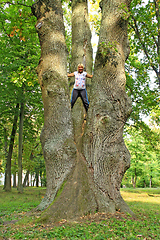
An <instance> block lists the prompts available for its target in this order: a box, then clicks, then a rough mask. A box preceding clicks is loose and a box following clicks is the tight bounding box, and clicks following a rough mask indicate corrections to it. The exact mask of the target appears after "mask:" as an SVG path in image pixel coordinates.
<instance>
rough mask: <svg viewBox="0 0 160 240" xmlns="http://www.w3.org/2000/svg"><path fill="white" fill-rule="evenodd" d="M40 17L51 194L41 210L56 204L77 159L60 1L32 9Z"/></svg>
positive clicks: (40, 74) (45, 150)
mask: <svg viewBox="0 0 160 240" xmlns="http://www.w3.org/2000/svg"><path fill="white" fill-rule="evenodd" d="M32 12H33V14H34V15H35V16H36V17H37V20H38V22H37V25H36V28H37V31H38V35H39V39H40V45H41V59H40V62H39V66H38V68H37V72H38V77H39V81H40V85H41V89H42V98H43V103H44V128H43V130H42V133H41V143H42V147H43V154H44V158H45V163H46V178H47V191H46V195H45V197H44V199H43V201H42V202H41V204H40V205H39V209H43V208H45V207H47V206H48V205H49V204H50V203H52V201H53V200H54V198H55V196H56V194H57V191H58V190H59V188H60V187H61V185H62V183H63V182H64V180H65V179H66V178H67V176H68V174H69V173H70V171H71V169H72V167H73V165H74V162H75V156H76V147H75V144H74V137H73V127H72V121H71V111H70V103H69V88H68V79H67V49H66V44H65V37H64V33H65V29H64V23H63V12H62V7H61V1H60V0H39V1H37V2H36V3H35V4H34V5H33V6H32Z"/></svg>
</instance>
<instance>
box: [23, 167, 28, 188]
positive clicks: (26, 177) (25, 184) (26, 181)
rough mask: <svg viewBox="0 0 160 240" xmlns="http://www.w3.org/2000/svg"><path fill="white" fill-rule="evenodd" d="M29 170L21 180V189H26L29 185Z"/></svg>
mask: <svg viewBox="0 0 160 240" xmlns="http://www.w3.org/2000/svg"><path fill="white" fill-rule="evenodd" d="M28 184H29V170H27V172H26V175H25V177H24V180H23V187H28V186H29V185H28Z"/></svg>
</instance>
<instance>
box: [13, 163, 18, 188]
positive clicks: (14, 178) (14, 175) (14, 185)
mask: <svg viewBox="0 0 160 240" xmlns="http://www.w3.org/2000/svg"><path fill="white" fill-rule="evenodd" d="M14 166H15V167H16V162H14ZM13 187H14V188H16V187H17V181H16V171H14V173H13Z"/></svg>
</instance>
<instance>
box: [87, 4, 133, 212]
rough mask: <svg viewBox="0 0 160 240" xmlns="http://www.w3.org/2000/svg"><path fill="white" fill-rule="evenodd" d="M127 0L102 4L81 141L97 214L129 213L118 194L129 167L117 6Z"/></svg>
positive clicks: (123, 24) (123, 29)
mask: <svg viewBox="0 0 160 240" xmlns="http://www.w3.org/2000/svg"><path fill="white" fill-rule="evenodd" d="M122 3H124V4H126V5H127V6H129V3H130V2H129V1H127V0H124V1H123V0H114V1H108V0H104V1H102V2H101V8H102V23H101V30H100V38H99V47H98V51H97V55H96V61H95V71H94V77H93V81H92V92H91V96H90V98H91V106H90V111H89V114H88V121H87V128H86V132H85V136H84V139H83V143H84V144H83V152H84V155H85V157H86V161H87V165H88V168H90V172H91V174H92V179H93V185H94V186H93V188H94V191H95V193H96V200H97V208H98V211H105V212H106V211H110V212H115V211H116V210H118V209H120V210H121V211H125V212H126V211H128V212H131V211H130V209H129V208H128V206H127V205H126V203H125V202H124V200H123V199H122V197H121V194H120V185H121V181H122V177H123V175H124V173H125V171H126V170H127V169H128V168H129V165H130V154H129V152H128V150H127V148H126V146H125V144H124V141H123V127H124V124H125V122H126V120H127V118H128V117H129V115H130V113H131V101H130V100H129V99H128V97H127V94H126V92H125V83H126V78H125V70H124V64H125V60H126V59H127V57H128V55H129V43H128V38H127V21H126V20H125V19H123V17H122V16H123V10H120V5H121V4H122Z"/></svg>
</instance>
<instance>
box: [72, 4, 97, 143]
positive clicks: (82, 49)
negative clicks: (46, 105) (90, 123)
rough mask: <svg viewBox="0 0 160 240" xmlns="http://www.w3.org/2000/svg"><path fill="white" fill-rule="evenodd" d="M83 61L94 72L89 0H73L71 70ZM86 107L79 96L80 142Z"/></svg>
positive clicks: (75, 120)
mask: <svg viewBox="0 0 160 240" xmlns="http://www.w3.org/2000/svg"><path fill="white" fill-rule="evenodd" d="M80 63H83V65H84V69H85V71H86V72H88V73H89V74H92V65H93V50H92V45H91V31H90V24H89V17H88V5H87V0H72V60H71V72H74V71H76V70H77V66H78V64H80ZM69 83H70V95H71V92H72V89H73V84H74V78H70V81H69ZM86 85H87V93H88V96H89V95H90V94H89V91H90V86H91V79H89V78H88V79H87V80H86ZM85 113H86V112H85V109H84V107H83V103H82V100H81V99H80V98H78V100H77V101H76V103H75V105H74V108H73V109H72V119H73V125H74V139H75V142H76V143H77V144H78V141H79V136H81V134H82V131H83V128H82V125H83V123H84V116H85Z"/></svg>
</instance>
